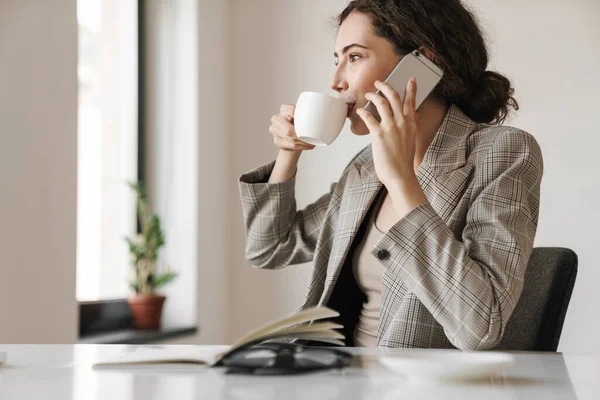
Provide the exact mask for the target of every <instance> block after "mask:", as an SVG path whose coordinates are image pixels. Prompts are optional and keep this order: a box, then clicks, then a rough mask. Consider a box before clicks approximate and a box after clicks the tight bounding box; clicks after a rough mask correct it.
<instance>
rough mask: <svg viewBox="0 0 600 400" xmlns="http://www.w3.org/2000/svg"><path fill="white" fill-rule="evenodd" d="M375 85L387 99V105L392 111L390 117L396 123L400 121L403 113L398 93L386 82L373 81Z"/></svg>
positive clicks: (402, 118)
mask: <svg viewBox="0 0 600 400" xmlns="http://www.w3.org/2000/svg"><path fill="white" fill-rule="evenodd" d="M375 87H376V88H377V89H379V90H380V91H381V93H383V95H384V96H385V97H386V98H387V99H388V103H389V107H390V109H391V110H392V113H393V117H392V118H391V119H392V120H393V121H395V122H396V123H398V122H402V121H403V120H404V114H403V112H402V98H401V97H400V94H399V93H398V92H397V91H396V90H395V89H394V88H393V87H391V86H390V85H389V84H388V83H386V82H381V81H375Z"/></svg>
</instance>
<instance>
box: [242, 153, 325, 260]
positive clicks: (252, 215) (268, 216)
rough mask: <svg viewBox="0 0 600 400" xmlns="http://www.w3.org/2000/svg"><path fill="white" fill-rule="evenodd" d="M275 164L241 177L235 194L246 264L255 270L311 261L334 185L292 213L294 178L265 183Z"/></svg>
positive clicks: (294, 202) (294, 199)
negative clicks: (243, 228) (243, 234)
mask: <svg viewBox="0 0 600 400" xmlns="http://www.w3.org/2000/svg"><path fill="white" fill-rule="evenodd" d="M274 166H275V161H272V162H270V163H268V164H266V165H263V166H261V167H258V168H256V169H254V170H252V171H249V172H247V173H245V174H243V175H242V176H241V177H240V179H239V191H240V197H241V202H242V211H243V215H244V226H245V233H246V249H245V250H246V260H247V261H248V262H249V263H250V264H251V265H252V266H254V267H256V268H265V269H279V268H283V267H286V266H288V265H293V264H300V263H304V262H309V261H312V259H313V256H314V253H315V248H316V244H317V238H318V236H319V232H320V230H321V226H322V225H323V220H324V217H325V212H326V211H327V207H328V206H329V200H330V198H331V193H332V192H333V190H334V188H335V185H336V184H335V183H332V184H331V188H330V191H329V193H325V194H324V195H323V196H321V197H320V198H319V199H318V200H317V201H315V202H314V203H312V204H309V205H308V206H306V207H305V208H304V209H302V210H296V197H295V184H296V175H294V176H293V177H292V178H291V179H290V180H288V181H286V182H280V183H272V184H270V183H268V180H269V176H270V175H271V172H272V171H273V167H274Z"/></svg>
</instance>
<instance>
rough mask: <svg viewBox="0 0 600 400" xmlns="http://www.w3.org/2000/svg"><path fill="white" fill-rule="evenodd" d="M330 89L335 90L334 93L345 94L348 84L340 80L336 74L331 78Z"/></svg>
mask: <svg viewBox="0 0 600 400" xmlns="http://www.w3.org/2000/svg"><path fill="white" fill-rule="evenodd" d="M330 87H331V89H333V90H335V91H336V92H338V93H342V92H345V91H346V90H348V82H346V80H345V79H342V78H341V77H340V76H338V74H337V73H336V74H335V75H334V76H333V80H332V81H331V85H330Z"/></svg>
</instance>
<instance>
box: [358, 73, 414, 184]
mask: <svg viewBox="0 0 600 400" xmlns="http://www.w3.org/2000/svg"><path fill="white" fill-rule="evenodd" d="M375 87H376V88H377V89H379V90H380V91H381V92H382V93H383V94H384V95H385V98H384V97H382V96H381V95H379V94H376V93H367V94H366V95H365V98H366V99H367V100H369V101H371V102H372V103H373V104H374V105H375V106H376V107H377V112H378V113H379V116H380V117H381V122H377V120H376V119H375V117H373V115H372V114H371V113H370V112H369V111H367V110H365V109H364V108H359V109H357V110H356V113H357V114H358V115H359V116H360V117H361V118H362V120H363V121H364V122H365V124H366V126H367V128H368V129H369V131H370V133H371V147H372V150H373V162H374V164H375V171H376V172H377V177H378V178H379V180H380V181H381V183H383V184H384V185H385V186H386V187H387V188H390V187H391V186H398V185H400V186H404V185H405V184H406V183H407V182H410V183H413V182H414V181H416V174H415V170H414V158H415V143H416V141H415V139H416V136H417V120H418V113H417V112H416V110H415V101H416V100H415V99H416V96H417V82H416V79H415V78H411V79H410V80H409V82H408V85H407V88H406V99H405V101H404V104H403V103H402V99H401V98H400V94H399V93H398V92H397V91H396V90H394V89H393V88H392V87H391V86H390V85H389V84H387V83H385V82H380V81H377V82H375Z"/></svg>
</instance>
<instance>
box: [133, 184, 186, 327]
mask: <svg viewBox="0 0 600 400" xmlns="http://www.w3.org/2000/svg"><path fill="white" fill-rule="evenodd" d="M129 186H130V187H131V188H132V189H133V190H134V191H135V192H136V195H137V215H138V219H139V222H140V227H141V232H140V233H138V234H137V235H135V236H134V237H131V238H126V239H125V240H126V241H127V243H128V245H129V252H130V253H131V256H132V265H133V272H134V273H133V279H132V280H131V281H130V282H129V286H130V287H131V289H133V291H134V293H135V295H133V296H130V297H129V298H128V299H127V301H128V303H129V306H130V307H131V313H132V316H133V324H134V326H135V327H136V328H138V329H158V328H160V320H161V316H162V309H163V305H164V302H165V296H163V295H161V294H158V293H157V292H156V291H157V290H158V289H159V288H161V287H162V286H164V285H166V284H167V283H169V282H171V281H172V280H173V279H174V278H175V277H176V276H177V274H176V273H175V272H173V271H172V270H171V269H170V268H168V269H167V270H166V271H165V272H162V273H161V272H159V271H158V270H157V268H156V260H157V259H158V251H159V250H160V248H161V247H162V246H163V245H164V244H165V238H164V234H163V232H162V229H161V226H160V219H159V217H158V215H156V214H154V213H152V212H151V211H150V207H149V206H148V200H147V198H146V194H145V192H144V188H143V185H142V183H141V182H130V183H129Z"/></svg>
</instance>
